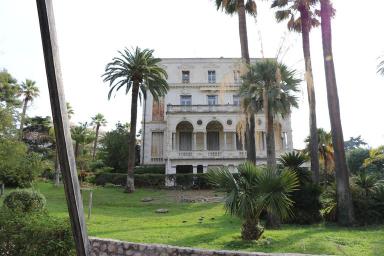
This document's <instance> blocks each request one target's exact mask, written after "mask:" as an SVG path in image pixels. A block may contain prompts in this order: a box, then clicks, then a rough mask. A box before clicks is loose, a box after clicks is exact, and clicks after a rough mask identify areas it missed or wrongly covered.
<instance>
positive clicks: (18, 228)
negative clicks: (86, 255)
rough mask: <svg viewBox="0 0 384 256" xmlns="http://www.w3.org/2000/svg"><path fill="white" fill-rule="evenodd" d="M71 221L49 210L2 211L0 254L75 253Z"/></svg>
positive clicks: (44, 255) (45, 255) (64, 255)
mask: <svg viewBox="0 0 384 256" xmlns="http://www.w3.org/2000/svg"><path fill="white" fill-rule="evenodd" d="M73 248H74V243H73V238H72V233H71V229H70V226H69V221H68V220H63V219H59V218H56V217H52V216H49V215H48V214H46V213H31V214H20V213H15V212H12V211H9V210H7V209H6V208H4V207H3V208H2V209H1V210H0V255H6V256H20V255H23V256H37V255H39V256H51V255H55V256H67V255H74V250H73Z"/></svg>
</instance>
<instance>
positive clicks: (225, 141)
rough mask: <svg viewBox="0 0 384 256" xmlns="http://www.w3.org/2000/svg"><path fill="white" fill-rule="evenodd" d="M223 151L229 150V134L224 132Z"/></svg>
mask: <svg viewBox="0 0 384 256" xmlns="http://www.w3.org/2000/svg"><path fill="white" fill-rule="evenodd" d="M222 150H227V133H226V132H224V147H223V149H222Z"/></svg>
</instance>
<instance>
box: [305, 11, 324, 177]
mask: <svg viewBox="0 0 384 256" xmlns="http://www.w3.org/2000/svg"><path fill="white" fill-rule="evenodd" d="M300 14H301V34H302V39H303V53H304V61H305V80H306V82H307V92H308V105H309V130H310V141H309V148H310V156H311V169H312V172H313V174H312V177H313V181H314V182H315V183H316V184H318V183H319V179H320V175H319V152H318V145H319V139H318V134H317V124H316V97H315V87H314V82H313V74H312V63H311V51H310V43H309V29H310V20H309V13H308V8H307V7H306V6H302V7H301V8H300Z"/></svg>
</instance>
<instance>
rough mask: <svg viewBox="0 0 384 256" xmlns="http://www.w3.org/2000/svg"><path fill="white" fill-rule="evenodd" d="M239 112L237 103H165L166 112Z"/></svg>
mask: <svg viewBox="0 0 384 256" xmlns="http://www.w3.org/2000/svg"><path fill="white" fill-rule="evenodd" d="M185 112H189V113H211V112H216V113H217V112H222V113H228V112H232V113H239V112H240V106H239V105H231V104H227V105H167V113H185Z"/></svg>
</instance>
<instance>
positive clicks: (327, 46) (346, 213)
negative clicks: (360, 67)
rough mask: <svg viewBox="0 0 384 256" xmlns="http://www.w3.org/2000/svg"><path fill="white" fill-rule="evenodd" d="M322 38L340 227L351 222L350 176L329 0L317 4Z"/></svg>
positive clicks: (352, 214)
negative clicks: (333, 50)
mask: <svg viewBox="0 0 384 256" xmlns="http://www.w3.org/2000/svg"><path fill="white" fill-rule="evenodd" d="M320 8H321V10H320V16H321V34H322V43H323V58H324V70H325V78H326V79H325V80H326V85H327V97H328V111H329V117H330V121H331V130H332V141H333V148H334V156H335V168H336V189H337V213H338V218H337V220H338V223H339V224H340V225H346V226H348V225H351V224H352V223H353V222H354V213H353V205H352V196H351V192H350V187H349V173H348V168H347V162H346V158H345V151H344V138H343V128H342V126H341V119H340V106H339V96H338V93H337V84H336V74H335V66H334V63H333V53H332V30H331V17H332V16H333V14H334V9H333V7H332V4H331V2H330V0H320Z"/></svg>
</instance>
